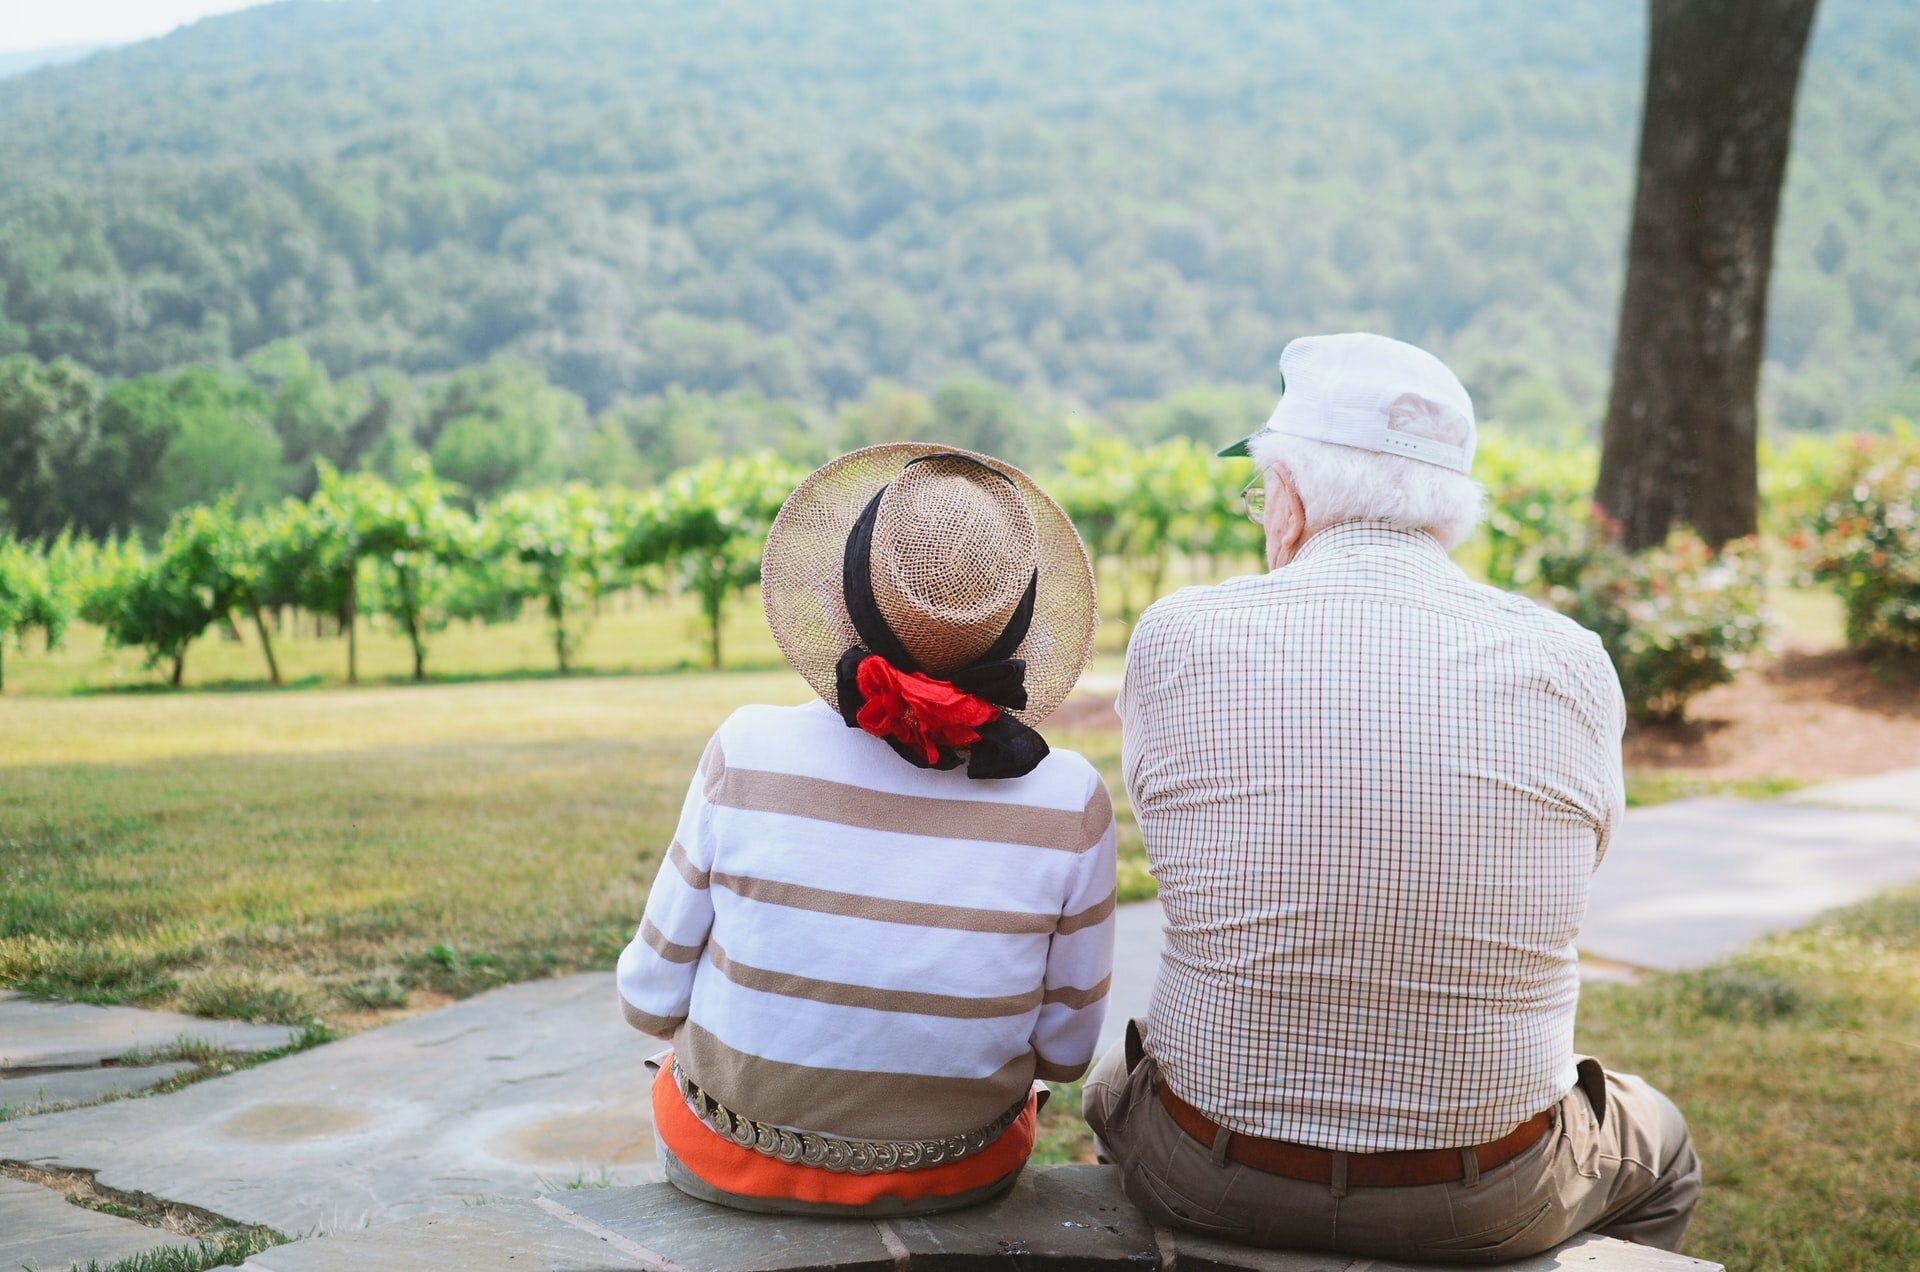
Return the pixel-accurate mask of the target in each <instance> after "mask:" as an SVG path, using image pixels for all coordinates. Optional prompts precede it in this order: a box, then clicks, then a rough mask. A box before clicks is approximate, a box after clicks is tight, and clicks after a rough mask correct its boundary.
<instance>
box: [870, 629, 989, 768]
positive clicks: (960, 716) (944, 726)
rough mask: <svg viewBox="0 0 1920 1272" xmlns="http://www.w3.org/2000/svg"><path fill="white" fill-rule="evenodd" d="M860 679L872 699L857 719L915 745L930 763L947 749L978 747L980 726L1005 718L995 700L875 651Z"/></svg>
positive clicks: (878, 734)
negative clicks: (895, 662) (905, 668)
mask: <svg viewBox="0 0 1920 1272" xmlns="http://www.w3.org/2000/svg"><path fill="white" fill-rule="evenodd" d="M855 683H856V684H858V685H859V686H860V692H861V693H862V694H863V695H864V696H865V697H866V702H865V703H864V704H863V705H862V706H861V708H860V711H859V713H858V715H857V717H856V718H857V719H858V720H859V721H860V727H861V728H862V729H864V730H866V731H867V732H868V733H871V734H873V735H874V736H875V737H877V738H893V739H894V740H896V741H898V742H901V743H904V744H905V745H907V746H910V747H913V748H914V749H916V750H918V751H920V752H922V753H923V754H924V755H925V756H926V759H927V763H928V764H935V763H938V762H939V759H940V748H941V747H958V746H972V745H973V744H974V743H975V742H978V741H979V740H980V726H981V725H985V724H992V723H993V722H994V721H995V720H998V719H999V718H1000V708H998V707H996V706H993V705H992V704H991V703H987V702H983V701H981V700H980V699H979V698H976V697H974V696H973V695H972V694H969V693H964V692H962V691H961V690H959V689H957V688H955V687H954V686H953V685H951V684H949V683H948V682H946V681H944V680H935V679H933V678H932V677H931V676H923V675H920V674H919V673H918V672H911V671H900V670H897V669H896V668H895V667H894V666H893V665H892V664H891V663H889V662H887V660H886V659H884V658H880V657H878V656H874V655H870V656H868V657H867V658H866V659H864V660H863V661H862V662H861V663H860V670H859V671H858V672H857V673H856V674H855Z"/></svg>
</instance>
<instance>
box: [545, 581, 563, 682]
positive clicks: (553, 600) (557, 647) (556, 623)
mask: <svg viewBox="0 0 1920 1272" xmlns="http://www.w3.org/2000/svg"><path fill="white" fill-rule="evenodd" d="M547 620H548V621H549V622H551V623H552V624H553V653H554V657H555V659H556V660H557V661H558V662H559V664H560V674H561V675H563V676H564V675H566V674H567V672H568V667H567V607H566V602H564V601H563V600H561V599H560V597H559V596H557V595H555V594H554V593H551V592H549V593H548V594H547Z"/></svg>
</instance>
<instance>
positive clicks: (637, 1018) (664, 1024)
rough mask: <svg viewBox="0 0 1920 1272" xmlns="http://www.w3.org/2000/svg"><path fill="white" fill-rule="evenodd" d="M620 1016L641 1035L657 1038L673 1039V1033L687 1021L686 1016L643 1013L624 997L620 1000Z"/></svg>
mask: <svg viewBox="0 0 1920 1272" xmlns="http://www.w3.org/2000/svg"><path fill="white" fill-rule="evenodd" d="M620 1014H621V1015H623V1016H625V1017H626V1018H627V1023H628V1024H630V1025H632V1026H633V1027H634V1028H635V1029H638V1030H639V1031H640V1032H641V1033H650V1034H652V1035H653V1036H654V1037H656V1038H671V1037H673V1031H674V1030H676V1029H678V1028H679V1027H680V1026H681V1025H682V1024H683V1023H685V1021H686V1019H687V1018H686V1017H685V1016H656V1015H654V1014H653V1013H652V1012H646V1011H641V1010H640V1009H639V1008H638V1007H635V1006H634V1005H633V1004H632V1003H630V1002H628V1001H627V1000H626V999H625V998H624V997H622V998H621V999H620Z"/></svg>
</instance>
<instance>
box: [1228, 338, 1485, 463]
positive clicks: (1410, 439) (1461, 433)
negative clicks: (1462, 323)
mask: <svg viewBox="0 0 1920 1272" xmlns="http://www.w3.org/2000/svg"><path fill="white" fill-rule="evenodd" d="M1409 425H1412V427H1413V428H1414V429H1417V430H1418V431H1417V432H1415V431H1409V428H1408V426H1409ZM1424 432H1437V433H1441V434H1443V435H1445V436H1448V437H1457V438H1461V439H1463V440H1462V441H1461V443H1460V444H1459V445H1454V444H1452V443H1449V442H1443V441H1436V440H1435V439H1434V438H1432V437H1422V436H1419V435H1418V433H1424ZM1267 433H1284V434H1286V435H1288V436H1290V437H1309V438H1312V439H1313V440H1314V441H1316V442H1332V443H1333V444H1334V445H1336V446H1353V447H1357V448H1359V449H1360V450H1370V451H1379V452H1380V453H1382V454H1385V455H1401V456H1404V457H1405V458H1407V459H1417V460H1420V461H1421V462H1422V463H1427V464H1438V465H1439V466H1440V467H1442V468H1451V469H1453V470H1454V471H1456V472H1462V473H1464V472H1467V471H1469V470H1471V469H1472V467H1473V446H1474V422H1473V399H1472V398H1470V397H1468V396H1467V390H1466V386H1465V385H1463V384H1461V383H1460V379H1459V377H1458V376H1456V375H1454V373H1453V372H1451V371H1449V370H1447V364H1446V363H1444V362H1442V361H1440V359H1438V358H1436V357H1434V356H1433V355H1432V354H1430V353H1428V352H1427V351H1426V350H1425V349H1416V348H1414V347H1413V346H1412V345H1410V344H1404V343H1402V342H1401V341H1398V340H1389V339H1388V338H1387V337H1385V336H1375V335H1369V334H1368V333H1366V332H1360V331H1353V332H1346V333H1344V334H1342V335H1337V336H1302V337H1300V339H1298V340H1295V341H1292V342H1291V343H1289V344H1288V345H1287V347H1286V348H1285V349H1283V350H1281V353H1280V402H1279V405H1277V406H1275V407H1274V408H1273V414H1272V415H1271V416H1269V417H1268V419H1267V426H1266V428H1264V429H1262V430H1261V431H1260V432H1259V433H1255V434H1253V435H1252V436H1251V437H1244V438H1241V439H1240V440H1239V441H1237V442H1235V443H1234V444H1233V445H1231V446H1229V447H1227V448H1226V449H1225V450H1223V451H1221V452H1220V454H1221V455H1223V456H1231V455H1250V454H1252V453H1253V452H1252V450H1251V446H1252V444H1253V443H1254V441H1255V439H1257V438H1259V437H1260V436H1262V435H1263V434H1267Z"/></svg>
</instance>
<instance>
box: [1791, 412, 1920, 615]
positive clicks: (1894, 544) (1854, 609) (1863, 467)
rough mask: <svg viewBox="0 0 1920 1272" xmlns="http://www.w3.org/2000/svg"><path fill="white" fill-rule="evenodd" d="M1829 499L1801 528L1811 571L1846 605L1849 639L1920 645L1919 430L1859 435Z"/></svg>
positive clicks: (1899, 424)
mask: <svg viewBox="0 0 1920 1272" xmlns="http://www.w3.org/2000/svg"><path fill="white" fill-rule="evenodd" d="M1847 450H1848V454H1847V458H1846V460H1845V462H1843V463H1842V464H1841V466H1840V468H1839V471H1838V472H1837V474H1836V479H1835V481H1834V483H1833V486H1832V488H1831V490H1830V491H1829V493H1828V496H1827V500H1826V503H1825V504H1824V505H1823V506H1822V507H1821V508H1820V510H1819V512H1818V513H1816V514H1815V516H1814V523H1813V532H1812V534H1811V536H1805V535H1803V536H1801V537H1800V539H1799V540H1798V542H1799V544H1800V545H1801V546H1803V547H1804V548H1805V549H1806V551H1807V557H1808V564H1809V565H1810V567H1811V570H1812V573H1813V577H1814V578H1816V579H1820V580H1822V581H1825V582H1829V583H1832V584H1833V585H1834V588H1835V590H1836V591H1838V592H1839V593H1840V600H1841V602H1842V603H1843V604H1844V605H1845V606H1846V611H1847V643H1848V644H1850V645H1854V646H1856V647H1859V648H1863V649H1873V650H1907V651H1912V652H1920V433H1916V432H1915V430H1914V428H1913V426H1912V425H1910V424H1908V423H1907V422H1906V421H1904V420H1896V421H1895V422H1894V429H1893V432H1892V434H1891V435H1889V436H1885V437H1865V436H1861V437H1855V438H1853V439H1851V443H1850V445H1849V446H1848V448H1847Z"/></svg>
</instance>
